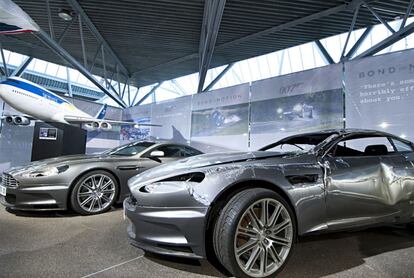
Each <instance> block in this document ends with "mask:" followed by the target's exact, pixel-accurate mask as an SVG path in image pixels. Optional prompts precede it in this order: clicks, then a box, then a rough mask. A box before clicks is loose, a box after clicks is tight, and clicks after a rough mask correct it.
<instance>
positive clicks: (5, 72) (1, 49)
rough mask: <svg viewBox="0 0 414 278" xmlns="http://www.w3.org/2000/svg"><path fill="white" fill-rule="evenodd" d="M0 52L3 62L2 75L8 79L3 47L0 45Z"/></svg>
mask: <svg viewBox="0 0 414 278" xmlns="http://www.w3.org/2000/svg"><path fill="white" fill-rule="evenodd" d="M0 52H1V59H2V60H3V67H4V75H5V76H6V77H9V70H8V69H7V62H6V58H4V51H3V45H1V44H0Z"/></svg>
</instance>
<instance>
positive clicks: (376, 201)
mask: <svg viewBox="0 0 414 278" xmlns="http://www.w3.org/2000/svg"><path fill="white" fill-rule="evenodd" d="M413 147H414V145H413V143H411V142H409V141H407V140H404V139H402V138H398V137H396V136H393V135H391V134H386V133H382V132H377V131H368V130H350V129H346V130H329V131H322V132H316V133H308V134H302V135H297V136H292V137H288V138H285V139H283V140H280V141H279V142H277V143H274V144H271V145H269V146H267V147H264V148H262V149H261V150H260V151H256V152H251V153H227V154H206V155H200V156H196V157H191V158H187V159H184V160H180V161H177V162H173V163H170V164H168V165H165V166H163V167H156V168H154V169H151V170H149V171H146V172H145V173H143V174H140V175H138V176H136V177H134V178H132V179H130V181H129V187H130V190H131V193H132V194H131V197H129V198H127V199H126V200H125V201H124V210H125V214H126V216H127V219H128V222H129V223H128V235H129V239H130V242H131V243H132V244H133V245H135V246H137V247H139V248H142V249H144V250H147V251H150V252H155V253H161V254H170V255H176V256H184V257H192V258H212V256H215V258H216V259H218V261H219V262H220V263H221V264H222V265H223V266H224V267H225V268H226V269H227V270H228V271H230V272H231V273H232V274H233V275H234V276H236V277H270V276H274V275H275V274H276V273H278V272H279V271H280V270H281V269H282V267H283V266H284V265H285V263H286V261H287V260H288V258H289V255H290V254H291V251H292V248H293V246H294V244H295V240H296V238H297V237H298V236H302V235H306V234H311V233H320V232H331V231H336V230H348V229H353V228H361V227H368V226H373V225H374V226H375V225H385V224H406V223H409V222H413V221H414V153H413Z"/></svg>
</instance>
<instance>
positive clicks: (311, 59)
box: [4, 18, 414, 106]
mask: <svg viewBox="0 0 414 278" xmlns="http://www.w3.org/2000/svg"><path fill="white" fill-rule="evenodd" d="M413 21H414V18H409V19H408V20H407V25H408V24H410V23H412V22H413ZM401 22H402V19H400V20H396V21H393V22H390V23H389V24H390V25H391V26H392V27H393V28H394V29H395V30H398V29H399V26H400V25H401ZM364 31H365V29H361V30H357V31H354V32H352V34H351V36H350V39H349V43H348V47H347V51H348V50H349V49H350V48H351V47H352V46H353V44H354V43H355V42H356V41H357V40H358V38H359V37H360V36H361V34H362V33H363V32H364ZM389 35H391V32H390V31H389V30H388V29H387V28H386V27H385V26H384V25H382V24H378V25H376V26H374V28H373V29H372V31H371V32H370V34H369V36H368V37H367V39H366V40H365V41H364V43H363V44H362V45H361V47H360V48H359V49H358V51H357V52H356V54H355V55H358V54H360V53H362V52H363V51H365V50H367V49H369V48H370V47H371V46H373V45H375V44H377V43H378V42H380V41H382V40H383V39H385V38H386V37H388V36H389ZM346 37H347V33H343V34H340V35H336V36H332V37H329V38H325V39H323V40H321V43H322V45H323V46H324V47H325V48H326V50H327V51H328V52H329V54H330V55H331V57H332V58H333V60H334V61H335V62H339V59H340V56H341V53H342V49H343V47H344V44H345V40H346ZM410 48H414V34H411V35H409V36H408V37H406V38H404V39H402V40H400V41H399V42H397V43H395V44H393V45H391V46H389V47H387V48H386V49H384V50H382V51H381V52H379V53H378V54H376V55H380V54H384V53H389V52H395V51H401V50H405V49H410ZM345 53H346V52H345ZM4 54H5V59H6V62H7V64H9V65H13V66H19V65H20V64H21V63H22V62H23V61H24V59H25V58H26V56H24V55H22V54H19V53H15V52H11V51H6V50H5V51H4ZM325 65H327V62H326V61H325V60H324V58H323V56H322V55H321V54H320V52H319V49H318V47H317V46H316V45H315V43H314V42H310V43H306V44H303V45H299V46H295V47H292V48H288V49H284V50H280V51H276V52H272V53H269V54H266V55H262V56H258V57H254V58H251V59H247V60H243V61H239V62H237V63H235V64H234V65H233V67H232V68H231V69H230V70H229V71H228V72H227V73H226V74H225V75H224V76H223V77H222V78H221V79H220V81H219V82H217V83H216V84H215V85H214V87H213V88H212V90H214V89H219V88H223V87H229V86H233V85H237V84H241V83H246V82H252V81H256V80H260V79H265V78H270V77H274V76H279V75H284V74H289V73H293V72H298V71H303V70H308V69H312V68H317V67H321V66H325ZM225 67H226V66H221V67H217V68H213V69H210V70H209V71H208V72H207V77H206V81H205V86H207V85H208V84H209V83H210V82H211V81H212V80H214V78H215V77H216V76H217V75H218V74H219V73H220V72H221V71H222V70H223V69H224V68H225ZM27 69H28V70H29V71H33V72H36V73H40V74H43V75H46V76H50V77H52V78H59V79H64V80H66V79H67V74H69V77H70V80H71V82H72V84H75V85H81V86H86V87H88V88H90V89H94V90H97V91H99V89H98V88H97V87H96V86H95V85H94V84H92V82H90V81H89V80H88V79H87V78H86V77H84V76H83V75H82V74H80V72H78V71H77V70H74V69H72V68H68V69H67V68H66V67H65V66H61V65H57V64H54V63H49V62H46V61H43V60H39V59H33V61H32V62H31V63H30V65H29V66H28V68H27ZM95 78H96V79H97V80H100V81H102V80H103V78H102V77H100V76H95ZM123 85H124V84H122V83H121V88H123ZM155 85H156V84H154V85H150V86H145V87H142V88H140V89H139V90H137V88H136V87H133V86H131V96H130V98H131V101H132V100H133V99H135V100H136V101H138V100H139V99H141V98H142V97H143V96H144V95H145V94H146V93H148V92H149V91H150V90H151V89H152V88H153V87H154V86H155ZM113 86H114V87H115V88H117V86H118V85H116V82H113ZM197 86H198V73H194V74H190V75H186V76H183V77H179V78H175V79H172V80H168V81H164V82H163V83H162V84H161V86H160V87H159V88H158V89H157V90H156V92H155V94H154V95H153V96H152V97H149V98H147V99H146V100H145V101H144V102H143V103H142V104H146V103H151V102H154V101H157V102H159V101H164V100H168V99H172V98H176V97H180V96H185V95H191V94H194V93H196V91H197ZM136 94H137V96H135V95H136ZM127 98H128V94H125V96H124V101H125V102H126V103H129V101H128V99H127ZM98 101H99V102H102V103H108V104H110V105H113V106H118V105H117V104H116V103H115V101H113V100H112V99H111V98H109V97H104V98H103V99H100V100H98Z"/></svg>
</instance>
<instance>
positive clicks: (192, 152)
mask: <svg viewBox="0 0 414 278" xmlns="http://www.w3.org/2000/svg"><path fill="white" fill-rule="evenodd" d="M183 148H184V156H185V157H189V156H194V155H199V154H202V152H200V151H198V150H196V149H193V148H190V147H183Z"/></svg>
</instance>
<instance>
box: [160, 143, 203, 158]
mask: <svg viewBox="0 0 414 278" xmlns="http://www.w3.org/2000/svg"><path fill="white" fill-rule="evenodd" d="M157 150H158V151H162V152H164V156H165V157H189V156H194V155H198V154H201V152H200V151H198V150H196V149H193V148H190V147H186V146H178V145H167V146H161V147H159V148H157Z"/></svg>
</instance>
